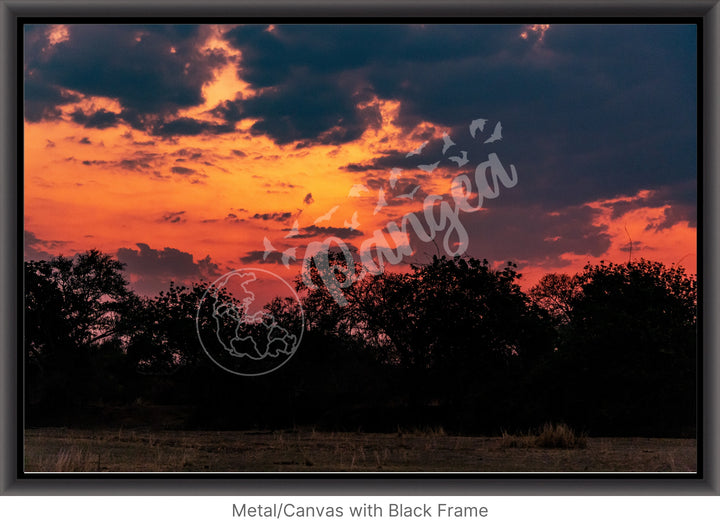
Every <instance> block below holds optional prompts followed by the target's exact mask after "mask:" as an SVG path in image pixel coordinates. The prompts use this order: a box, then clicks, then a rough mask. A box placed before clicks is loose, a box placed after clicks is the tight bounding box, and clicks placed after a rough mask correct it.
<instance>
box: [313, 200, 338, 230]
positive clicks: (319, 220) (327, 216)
mask: <svg viewBox="0 0 720 532" xmlns="http://www.w3.org/2000/svg"><path fill="white" fill-rule="evenodd" d="M339 208H340V205H335V206H334V207H333V208H332V209H330V210H329V211H328V212H326V213H325V214H323V215H322V216H319V217H318V218H316V219H315V221H314V222H313V225H317V226H319V225H320V224H321V223H322V222H329V221H330V218H332V215H333V214H335V211H336V210H338V209H339Z"/></svg>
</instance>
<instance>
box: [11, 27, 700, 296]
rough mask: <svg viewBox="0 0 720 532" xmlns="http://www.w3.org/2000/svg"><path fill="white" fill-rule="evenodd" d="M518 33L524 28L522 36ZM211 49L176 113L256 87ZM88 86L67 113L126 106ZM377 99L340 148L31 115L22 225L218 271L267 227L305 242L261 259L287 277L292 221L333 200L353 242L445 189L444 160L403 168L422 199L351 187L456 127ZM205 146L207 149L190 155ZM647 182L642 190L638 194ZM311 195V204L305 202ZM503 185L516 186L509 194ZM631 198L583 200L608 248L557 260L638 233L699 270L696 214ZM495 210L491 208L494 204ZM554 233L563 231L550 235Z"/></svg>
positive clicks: (279, 245)
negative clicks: (212, 56)
mask: <svg viewBox="0 0 720 532" xmlns="http://www.w3.org/2000/svg"><path fill="white" fill-rule="evenodd" d="M527 31H540V32H542V35H544V34H545V32H546V31H548V29H547V28H546V27H545V26H544V25H542V26H538V27H537V28H535V27H529V28H528V30H527ZM51 33H52V36H53V37H52V39H51V42H52V43H55V42H61V41H62V39H63V38H66V34H65V33H63V29H62V27H56V28H54V29H53V30H52V32H51ZM522 38H523V39H526V38H527V33H525V34H524V36H523V37H522ZM206 46H208V47H215V48H218V47H224V48H225V51H226V52H227V53H228V54H229V55H231V56H232V58H233V61H234V62H231V63H229V64H227V65H225V66H223V67H222V68H219V69H218V70H217V71H216V73H215V79H214V81H213V82H211V83H208V84H206V85H205V86H204V87H203V96H204V98H205V102H204V103H203V104H202V105H200V106H197V107H194V108H191V109H185V110H183V111H182V112H181V113H180V114H179V115H178V117H180V116H185V117H192V118H196V119H202V120H206V121H213V120H214V118H213V116H211V115H210V114H209V110H211V109H212V108H214V107H215V106H217V105H218V104H219V103H222V102H223V101H225V100H232V99H234V98H236V96H237V95H238V94H244V95H246V96H247V97H249V96H251V95H252V94H253V89H252V87H250V86H249V85H248V83H246V82H244V81H243V80H241V79H239V77H238V74H237V72H238V64H239V62H240V61H241V54H239V53H237V51H234V50H232V49H230V48H228V47H227V44H226V43H224V42H223V41H221V40H219V39H218V38H216V37H215V36H214V33H213V32H212V31H210V32H209V33H208V38H207V41H206ZM81 96H82V98H81V100H80V102H79V103H72V104H67V105H66V106H65V107H63V108H62V110H63V112H64V113H65V114H69V113H71V112H72V111H73V110H75V109H77V108H81V109H83V110H84V111H86V112H92V111H93V110H95V109H99V108H104V109H107V110H113V111H117V112H119V111H120V110H121V106H120V104H119V102H117V101H113V100H110V99H108V98H97V97H85V96H84V95H81ZM372 103H373V105H377V106H379V109H380V110H381V115H382V124H380V125H379V126H378V127H377V128H376V129H374V128H368V129H367V130H366V131H365V132H364V134H363V135H362V136H361V138H359V139H358V140H355V141H352V142H349V143H346V144H342V145H339V146H328V145H314V146H307V147H302V148H293V147H292V145H288V146H280V145H278V144H276V143H275V142H274V141H273V140H272V139H271V138H269V137H267V136H263V135H257V134H250V132H249V130H250V128H251V126H252V125H253V123H254V120H250V119H245V120H242V121H240V122H239V123H238V124H237V126H236V130H235V131H234V132H232V133H226V134H213V135H199V136H192V137H187V136H185V137H183V136H178V137H168V138H163V137H158V136H150V135H148V134H145V133H142V132H140V131H138V130H135V129H132V128H131V127H129V126H125V125H120V126H117V127H110V128H107V129H103V130H98V129H88V128H85V127H83V126H82V125H79V124H76V123H74V122H71V121H69V120H54V121H48V120H46V121H42V122H34V123H33V122H27V121H26V123H25V133H24V165H25V168H24V180H25V182H24V207H25V229H26V231H29V232H32V233H34V234H35V235H36V237H38V238H39V239H41V240H42V241H44V242H46V245H45V249H44V250H45V251H47V252H49V253H51V254H60V253H62V254H65V255H72V254H74V253H76V252H81V251H84V250H87V249H90V248H98V249H100V250H103V251H105V252H108V253H115V252H116V251H117V250H118V249H119V248H122V247H125V248H135V246H136V244H137V243H139V242H142V243H145V244H147V245H148V246H150V247H151V248H153V249H164V248H168V247H169V248H176V249H179V250H182V251H184V252H188V253H191V254H192V255H193V257H194V258H195V260H199V259H202V258H203V257H206V256H210V257H211V259H212V262H213V263H215V264H218V265H220V273H225V272H226V271H229V270H231V269H234V268H238V267H242V265H243V264H242V262H241V261H240V257H242V256H243V255H245V254H246V253H247V252H249V251H254V250H262V249H263V241H264V239H265V238H267V239H268V240H269V241H270V242H271V243H272V245H273V246H274V247H275V248H276V249H278V250H279V251H280V252H282V251H284V250H287V249H289V248H292V247H296V248H297V250H296V256H297V259H298V261H293V262H291V263H290V267H289V268H286V267H284V266H282V265H279V264H271V263H267V264H266V265H264V266H262V267H263V268H267V269H269V270H272V271H275V272H277V273H279V274H280V275H283V276H284V277H286V278H288V279H290V278H292V277H294V276H295V275H297V274H298V273H299V269H300V260H301V259H302V256H303V251H304V245H306V244H307V243H308V242H309V241H310V240H312V239H302V240H294V239H293V240H291V239H287V238H285V236H287V234H288V231H289V230H290V228H291V227H292V225H293V223H294V222H295V221H296V220H297V221H298V224H299V226H300V227H308V226H311V225H313V223H314V221H315V220H316V219H318V218H319V217H321V216H323V215H326V214H327V213H328V212H330V211H331V209H332V208H333V207H335V206H338V208H337V210H335V211H334V212H333V213H332V215H331V218H330V219H329V220H327V221H326V223H327V226H332V227H345V226H346V225H347V224H349V222H350V221H351V220H352V218H353V216H354V215H355V216H356V219H357V220H358V221H359V223H360V225H359V226H358V229H359V230H360V231H362V233H363V236H358V237H355V238H348V239H347V241H348V242H349V243H352V244H354V245H355V246H358V247H359V246H360V243H361V241H362V240H363V239H364V238H367V237H369V236H370V235H371V234H372V232H373V231H374V230H375V229H379V228H382V227H384V226H385V224H386V223H387V222H388V221H390V220H393V219H395V220H397V219H399V218H400V217H401V216H402V215H403V214H405V213H408V212H412V211H413V210H419V209H420V208H421V205H422V198H423V197H424V195H425V194H431V193H435V194H447V193H449V190H448V183H449V181H448V178H447V177H448V176H447V172H446V171H442V170H441V169H439V170H438V171H437V172H433V173H432V174H429V173H426V172H422V171H420V170H418V171H416V172H411V171H408V170H403V172H402V174H401V176H400V177H401V179H402V178H403V177H406V176H407V177H411V178H416V177H417V178H420V177H422V178H423V181H422V194H418V196H417V197H416V198H414V199H413V200H410V199H408V200H405V201H402V202H395V204H393V205H391V206H388V207H387V208H385V209H383V210H382V211H381V212H379V213H377V214H374V210H375V207H376V204H377V201H378V191H377V190H370V189H369V190H367V191H363V192H361V193H359V194H358V195H351V196H349V192H350V190H351V188H352V187H353V185H355V184H358V183H364V182H365V181H366V180H367V178H368V177H369V176H370V175H372V176H373V177H375V178H377V179H382V180H386V181H387V180H388V179H389V177H390V175H389V172H386V171H368V172H367V174H366V175H363V176H361V177H359V176H358V173H357V172H351V171H348V170H345V169H343V168H344V167H345V166H347V165H348V164H351V163H357V162H358V161H363V160H367V161H369V160H371V159H373V158H374V157H377V156H378V154H381V153H383V152H388V151H391V150H398V151H403V152H407V151H410V150H412V149H414V148H415V147H417V145H418V144H419V139H420V138H422V136H421V135H420V134H419V133H420V132H422V131H423V129H427V130H432V131H433V137H434V138H436V139H439V138H440V137H441V136H442V133H443V132H444V131H446V130H447V128H448V126H447V124H441V123H430V122H427V123H424V124H421V126H420V127H418V128H416V131H417V132H418V134H416V135H415V136H413V135H411V136H408V135H407V134H406V133H405V132H404V131H403V130H402V128H401V127H399V126H398V125H397V124H396V119H397V116H398V109H399V106H400V102H398V101H390V100H381V99H379V98H375V100H374V101H373V102H372ZM83 139H86V140H83ZM198 153H202V157H196V158H193V154H198ZM123 161H126V163H123ZM127 161H134V163H133V164H129V163H127ZM508 162H512V161H508ZM463 170H465V169H463ZM524 170H526V169H523V168H519V169H518V172H519V174H520V184H519V185H518V186H522V179H523V171H524ZM455 173H456V174H457V173H460V170H458V171H457V172H455ZM650 193H652V191H648V190H645V191H639V192H638V195H637V196H636V197H642V195H643V194H645V195H647V194H650ZM308 194H311V198H312V199H311V201H310V200H308V201H305V199H306V198H307V197H308ZM503 194H508V195H510V196H511V195H512V192H511V191H509V190H508V191H503ZM627 199H631V198H628V197H624V198H622V197H619V198H618V197H616V198H597V199H596V200H595V201H594V202H590V203H587V205H589V206H591V207H593V208H594V209H597V210H596V212H597V213H599V214H598V215H597V216H596V219H595V220H594V223H595V225H597V226H607V230H606V232H607V234H608V235H609V237H610V239H611V245H610V248H609V250H608V251H607V253H606V254H605V255H604V256H602V257H592V256H586V255H572V254H565V255H563V256H562V257H561V258H562V259H565V260H567V261H569V264H568V265H567V266H565V267H562V268H553V269H552V271H563V272H568V273H574V272H578V271H580V270H581V269H582V266H583V265H584V264H585V263H586V262H588V261H591V262H597V261H598V260H600V259H603V260H605V261H613V262H622V261H626V260H628V258H629V251H628V250H627V249H626V248H627V246H628V243H629V241H630V239H632V241H634V242H636V243H638V244H636V245H635V246H634V247H633V250H632V258H639V257H644V258H647V259H652V260H659V261H662V262H665V263H666V264H670V263H681V264H682V265H683V266H684V267H685V268H686V270H687V271H688V272H689V273H691V274H694V273H696V268H695V264H696V253H697V250H696V238H697V234H696V229H695V228H694V227H689V226H688V223H687V222H679V223H677V224H675V225H672V226H671V227H667V228H664V229H660V230H657V229H655V228H652V227H650V226H652V224H653V222H654V221H657V219H658V218H659V217H660V216H661V214H662V211H663V208H662V207H656V208H647V207H643V208H638V209H634V210H630V211H629V212H626V213H625V214H623V215H622V216H620V217H617V218H612V215H611V212H610V206H611V205H612V203H613V202H616V201H620V200H627ZM510 201H511V200H510ZM486 208H488V209H492V208H493V205H492V201H488V202H487V203H486ZM288 212H289V213H291V214H290V216H289V217H286V218H285V219H282V220H277V219H271V218H270V219H267V220H264V219H262V218H252V215H253V213H260V214H263V213H266V214H268V215H271V214H272V213H288ZM173 220H174V221H173ZM471 237H472V235H471ZM320 238H322V237H320ZM545 238H548V239H552V238H559V237H558V236H557V235H552V234H548V235H546V236H545ZM429 249H432V248H429ZM505 260H517V259H516V258H514V257H504V258H502V260H498V265H499V264H502V263H503V262H504V261H505ZM519 266H520V270H521V272H522V273H523V274H524V279H523V284H524V285H526V286H530V285H532V284H534V283H535V282H536V281H537V280H539V278H540V277H541V276H542V275H543V274H545V273H548V270H546V269H541V268H538V267H536V266H533V265H530V264H523V263H520V264H519ZM211 280H212V279H211Z"/></svg>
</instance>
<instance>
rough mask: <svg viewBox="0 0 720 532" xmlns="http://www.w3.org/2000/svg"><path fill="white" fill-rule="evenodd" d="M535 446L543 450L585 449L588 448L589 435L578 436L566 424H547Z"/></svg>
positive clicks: (581, 434) (537, 438) (538, 436)
mask: <svg viewBox="0 0 720 532" xmlns="http://www.w3.org/2000/svg"><path fill="white" fill-rule="evenodd" d="M535 445H536V446H538V447H541V448H543V449H585V448H586V447H587V435H586V434H584V433H580V434H576V433H575V431H574V430H573V429H571V428H570V427H568V426H567V425H566V424H565V423H560V424H557V425H555V424H551V423H545V425H544V426H543V428H542V430H541V431H540V433H539V434H538V435H537V437H536V438H535Z"/></svg>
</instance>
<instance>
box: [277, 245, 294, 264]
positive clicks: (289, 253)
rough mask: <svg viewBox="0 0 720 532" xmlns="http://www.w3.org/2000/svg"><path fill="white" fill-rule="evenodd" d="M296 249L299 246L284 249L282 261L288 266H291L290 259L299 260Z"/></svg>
mask: <svg viewBox="0 0 720 532" xmlns="http://www.w3.org/2000/svg"><path fill="white" fill-rule="evenodd" d="M296 249H297V248H289V249H286V250H285V251H283V254H282V258H281V259H280V260H282V263H283V264H284V265H285V267H286V268H289V267H290V260H297V257H296V256H295V250H296Z"/></svg>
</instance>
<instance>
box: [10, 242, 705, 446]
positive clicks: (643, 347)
mask: <svg viewBox="0 0 720 532" xmlns="http://www.w3.org/2000/svg"><path fill="white" fill-rule="evenodd" d="M319 259H320V260H319V261H317V263H316V261H315V260H312V261H311V262H310V263H309V264H308V265H307V266H308V268H307V276H306V277H305V279H302V278H300V277H299V278H298V279H297V282H296V286H297V289H298V293H299V294H300V297H301V301H302V305H303V308H304V311H305V331H304V336H303V340H302V343H301V344H300V346H299V348H298V351H297V353H296V354H295V355H294V356H293V357H292V358H291V359H290V360H289V361H288V363H287V364H285V365H284V366H283V367H281V368H280V369H278V370H277V371H275V372H273V373H270V374H268V375H265V376H262V377H256V378H241V377H238V376H236V375H233V374H230V373H228V372H225V371H223V370H222V369H221V368H220V367H218V366H217V365H216V364H215V363H214V362H213V361H211V360H210V359H209V358H208V357H207V356H206V355H205V353H204V351H203V349H202V347H201V345H200V343H199V341H198V337H197V333H196V319H199V320H201V324H200V326H201V327H203V326H210V325H212V324H211V323H210V320H211V319H212V317H211V316H210V315H200V316H198V305H199V302H200V299H201V298H202V296H203V294H204V293H205V291H206V290H207V289H208V285H206V284H196V285H193V286H191V287H183V286H176V285H174V284H171V285H170V287H169V288H168V290H167V291H163V292H161V293H160V294H158V295H157V296H155V297H151V298H149V297H139V296H137V295H135V294H134V293H132V292H131V291H129V290H128V288H127V283H126V281H125V279H124V278H123V275H122V270H123V265H122V264H121V263H119V262H117V261H116V260H114V259H112V258H111V257H110V256H107V255H104V254H102V253H100V252H98V251H95V250H93V251H89V252H87V253H83V254H80V255H78V256H76V257H75V258H74V259H68V258H64V257H57V258H55V259H52V260H50V261H29V262H26V263H25V287H24V288H25V321H24V325H25V354H24V356H25V363H24V375H25V391H26V407H27V408H26V421H27V423H28V424H29V425H41V424H64V425H88V424H97V425H103V424H106V423H110V422H111V421H112V419H115V418H116V417H117V416H116V415H115V414H117V412H118V409H121V410H122V409H126V411H127V412H133V414H132V415H130V414H128V415H129V416H130V420H129V421H128V419H127V416H126V417H125V418H123V419H124V421H123V423H128V422H130V423H132V422H133V418H134V419H135V420H136V422H137V423H138V424H143V423H146V422H147V419H150V418H152V419H154V421H153V423H155V424H158V423H159V424H161V425H163V424H164V425H166V426H169V425H171V424H173V426H177V424H178V422H177V420H174V419H173V420H172V421H171V418H172V417H173V416H172V415H170V413H172V412H175V413H176V414H178V415H180V413H182V416H181V420H180V422H179V426H180V427H184V428H224V429H248V428H258V429H267V428H278V427H284V428H287V427H291V426H297V425H305V426H307V425H312V426H315V427H318V428H319V429H327V430H365V431H394V430H398V429H399V428H400V429H412V428H423V427H437V426H443V427H444V428H445V430H449V431H453V432H458V433H467V434H471V433H486V434H490V433H495V434H498V433H499V432H500V430H501V429H507V430H526V429H527V428H529V427H532V426H539V425H541V424H542V423H545V422H547V421H555V422H567V423H569V424H570V425H571V426H574V427H577V428H579V429H581V430H587V431H588V432H589V433H590V434H591V435H600V434H618V435H620V434H622V435H632V434H646V435H663V436H667V435H685V436H688V435H694V430H695V423H696V420H695V411H696V404H695V397H696V387H695V379H696V375H697V368H696V366H695V360H696V326H697V319H696V309H697V300H696V297H697V296H696V293H697V286H696V282H695V280H694V279H693V278H690V277H688V276H687V275H686V274H685V273H684V271H683V270H682V269H681V268H667V267H665V266H663V265H662V264H659V263H655V262H648V261H643V260H641V261H638V262H632V263H628V264H620V265H615V264H603V263H601V264H600V265H595V266H592V265H588V266H587V267H586V268H585V270H584V271H583V272H582V273H580V274H578V275H576V276H573V277H571V276H567V275H556V274H551V275H548V276H546V277H545V278H543V279H542V281H541V282H540V283H538V285H537V286H536V287H534V288H533V289H532V290H530V291H529V293H528V294H526V293H524V292H523V291H522V290H521V289H520V286H519V285H518V282H517V281H518V279H519V277H520V275H519V274H518V273H517V271H516V267H515V265H514V264H511V263H509V264H508V265H507V266H506V267H505V268H504V269H502V270H495V269H493V268H491V267H490V265H489V264H488V262H487V261H481V260H477V259H472V258H454V259H448V258H445V257H441V258H438V257H433V261H432V262H431V263H430V264H426V265H422V266H413V267H412V268H411V270H410V271H409V272H407V273H383V274H381V275H377V276H372V275H363V272H362V270H361V268H360V266H359V265H357V264H347V263H346V262H345V258H344V257H343V256H342V255H338V254H329V255H328V256H326V257H320V258H319ZM318 264H319V265H320V266H321V268H323V269H319V268H318ZM331 279H334V281H335V282H328V281H329V280H331ZM308 280H309V281H312V283H314V285H315V286H314V287H313V288H312V289H311V288H308V287H307V286H306V282H307V281H308ZM351 281H354V282H351ZM328 286H329V287H330V288H327V287H328ZM217 297H219V298H228V301H230V302H231V301H232V299H231V298H230V295H229V294H225V293H221V294H219V295H217ZM337 301H342V302H344V303H346V304H344V305H340V304H338V303H337ZM201 308H202V307H201ZM266 308H267V310H268V311H269V312H270V313H271V314H272V315H273V316H274V318H275V319H276V320H277V322H278V323H280V324H281V325H282V326H284V327H286V328H288V327H289V328H293V327H298V326H299V319H300V315H299V312H298V308H297V305H296V303H295V302H294V301H293V300H280V299H276V300H274V301H273V302H272V303H270V304H269V305H268V306H267V307H266ZM201 314H202V312H201ZM229 325H230V324H229ZM156 405H163V408H164V409H165V410H163V412H165V414H163V415H162V416H160V418H161V420H160V421H158V420H157V416H155V417H153V416H151V415H147V416H146V415H139V414H137V412H138V409H141V408H145V409H152V408H154V407H155V406H156ZM111 409H112V412H114V414H113V415H114V416H115V417H112V418H111V417H108V416H109V412H110V410H111ZM120 417H122V416H120ZM163 420H164V421H163Z"/></svg>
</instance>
